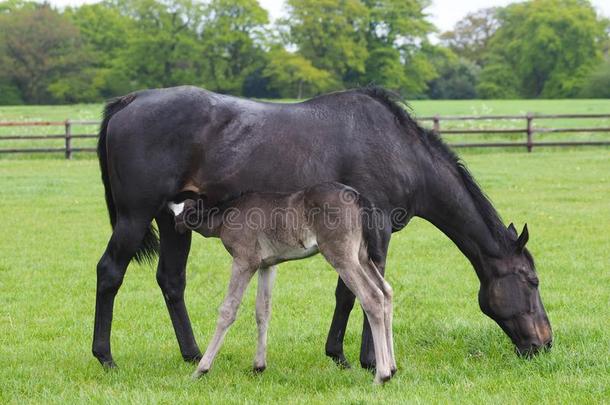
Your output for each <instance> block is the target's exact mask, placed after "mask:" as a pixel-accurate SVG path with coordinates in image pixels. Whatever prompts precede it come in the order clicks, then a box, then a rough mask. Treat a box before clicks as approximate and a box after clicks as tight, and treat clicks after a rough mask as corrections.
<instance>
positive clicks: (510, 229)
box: [506, 222, 519, 240]
mask: <svg viewBox="0 0 610 405" xmlns="http://www.w3.org/2000/svg"><path fill="white" fill-rule="evenodd" d="M506 229H508V232H509V233H510V236H511V237H512V238H513V240H517V237H518V236H519V234H518V233H517V228H515V225H514V224H513V223H512V222H511V223H510V225H509V226H508V228H506Z"/></svg>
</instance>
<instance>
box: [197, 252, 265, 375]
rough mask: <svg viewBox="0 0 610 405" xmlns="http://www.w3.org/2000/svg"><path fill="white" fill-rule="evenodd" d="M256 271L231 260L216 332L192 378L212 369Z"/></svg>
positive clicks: (247, 265) (254, 268) (254, 267)
mask: <svg viewBox="0 0 610 405" xmlns="http://www.w3.org/2000/svg"><path fill="white" fill-rule="evenodd" d="M256 269H257V267H256V266H252V265H250V264H247V263H241V262H240V261H238V260H233V270H232V272H231V281H230V282H229V291H228V292H227V296H226V297H225V299H224V301H223V303H222V305H221V307H220V310H219V311H218V312H219V316H218V323H217V325H216V332H215V333H214V337H213V338H212V341H211V342H210V344H209V345H208V348H207V349H206V351H205V354H204V355H203V357H202V358H201V361H200V362H199V365H198V366H197V370H196V371H195V373H194V374H193V377H195V378H198V377H200V376H201V375H202V374H205V373H207V372H208V371H209V370H210V368H211V367H212V363H213V362H214V358H215V357H216V354H218V351H219V350H220V347H221V346H222V342H223V340H224V338H225V335H226V334H227V330H228V329H229V327H230V326H231V324H233V322H234V321H235V317H236V315H237V309H238V308H239V305H240V304H241V300H242V298H243V296H244V292H245V291H246V287H248V283H249V282H250V279H251V278H252V275H253V274H254V272H256Z"/></svg>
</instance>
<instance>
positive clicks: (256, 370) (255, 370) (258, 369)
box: [252, 366, 267, 374]
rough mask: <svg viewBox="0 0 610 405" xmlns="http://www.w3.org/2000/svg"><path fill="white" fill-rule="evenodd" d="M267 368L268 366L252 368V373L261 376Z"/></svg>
mask: <svg viewBox="0 0 610 405" xmlns="http://www.w3.org/2000/svg"><path fill="white" fill-rule="evenodd" d="M266 368H267V366H254V367H252V372H254V374H260V373H262V372H263V371H265V369H266Z"/></svg>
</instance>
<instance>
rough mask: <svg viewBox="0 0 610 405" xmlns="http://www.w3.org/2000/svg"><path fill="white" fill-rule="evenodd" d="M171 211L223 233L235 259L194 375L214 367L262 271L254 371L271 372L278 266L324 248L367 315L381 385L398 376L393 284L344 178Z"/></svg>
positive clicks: (180, 221) (363, 207) (205, 231)
mask: <svg viewBox="0 0 610 405" xmlns="http://www.w3.org/2000/svg"><path fill="white" fill-rule="evenodd" d="M170 209H171V210H172V211H174V214H175V215H176V218H175V219H176V229H177V230H178V231H180V232H184V231H185V230H186V229H191V230H194V231H196V232H198V233H200V234H202V235H203V236H205V237H219V238H220V239H221V240H222V242H223V244H224V246H225V248H226V249H227V251H228V252H229V253H230V254H231V256H233V265H232V274H231V281H230V283H229V291H228V293H227V296H226V297H225V299H224V302H223V304H222V306H221V307H220V311H219V318H218V324H217V328H216V333H215V334H214V337H213V338H212V341H211V342H210V344H209V346H208V348H207V350H206V352H205V354H204V355H203V358H202V359H201V361H200V362H199V366H198V367H197V371H196V372H195V374H194V376H195V377H199V376H201V375H202V374H204V373H206V372H208V371H209V370H210V368H211V366H212V362H213V361H214V357H215V356H216V354H217V353H218V351H219V349H220V346H221V345H222V342H223V339H224V337H225V335H226V333H227V330H228V328H229V326H230V325H231V324H232V323H233V321H234V320H235V317H236V313H237V309H238V307H239V305H240V303H241V301H242V297H243V294H244V291H245V290H246V287H247V285H248V283H249V281H250V279H251V277H252V276H253V275H254V273H255V272H256V271H257V270H258V271H259V276H258V291H257V296H256V323H257V326H258V345H257V351H256V357H255V359H254V370H255V371H262V370H264V369H265V367H266V351H267V326H268V323H269V317H270V312H271V289H272V284H273V279H274V277H275V271H276V266H275V265H277V264H279V263H282V262H285V261H288V260H297V259H302V258H305V257H309V256H312V255H314V254H316V253H318V252H320V253H322V255H323V256H324V258H325V259H326V260H327V261H328V262H329V263H330V264H331V266H333V267H334V268H335V270H337V272H338V273H339V276H340V277H341V278H342V279H343V281H344V282H345V284H346V285H347V286H348V287H349V289H350V290H351V291H352V292H353V293H354V295H355V296H356V297H357V298H358V300H359V301H360V303H361V305H362V308H363V309H364V312H365V313H366V315H367V317H368V320H369V323H370V325H371V330H372V334H373V343H374V347H375V359H376V362H377V363H376V364H377V367H376V374H375V382H376V383H383V382H385V381H387V380H389V379H390V378H391V377H392V375H393V374H394V372H395V371H396V363H395V360H394V349H393V341H392V289H391V287H390V285H389V284H388V283H387V282H386V281H385V280H384V279H383V277H382V276H381V274H380V273H379V271H378V269H377V268H376V267H375V265H374V264H373V262H372V261H371V260H370V259H369V255H368V253H367V240H366V239H367V237H366V235H367V232H369V231H370V227H371V226H375V224H374V223H372V222H373V221H370V220H369V219H370V218H373V217H374V215H373V214H374V212H372V207H371V206H370V205H369V204H368V202H367V201H366V200H365V199H364V198H363V197H362V196H360V195H359V194H358V193H357V192H356V190H354V189H352V188H350V187H348V186H345V185H343V184H340V183H324V184H320V185H316V186H313V187H309V188H307V189H305V190H301V191H298V192H295V193H282V194H280V193H248V194H244V195H242V196H240V197H238V198H236V199H234V200H231V201H230V202H228V203H224V204H222V205H221V206H218V207H213V208H209V207H203V204H202V200H198V201H195V200H186V201H184V202H183V204H178V205H176V204H170ZM365 214H370V215H368V216H365ZM365 220H368V221H365ZM366 227H369V228H366Z"/></svg>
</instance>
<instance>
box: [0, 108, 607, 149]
mask: <svg viewBox="0 0 610 405" xmlns="http://www.w3.org/2000/svg"><path fill="white" fill-rule="evenodd" d="M592 118H593V119H604V118H610V114H544V115H540V114H531V113H528V114H526V115H462V116H440V115H435V116H430V117H420V118H419V119H418V121H419V122H432V130H433V131H435V132H436V133H438V134H440V135H456V134H460V135H474V134H479V135H480V134H524V135H525V138H524V141H522V142H515V141H513V142H497V141H490V142H458V143H451V142H449V145H450V146H453V147H458V148H467V147H476V148H490V147H492V148H493V147H502V148H505V147H524V148H526V149H527V151H528V152H531V151H532V150H533V148H534V147H544V146H586V145H589V146H601V145H610V139H608V140H596V141H579V140H569V141H538V142H535V141H534V135H535V134H537V133H540V134H553V133H592V132H609V133H610V127H583V128H576V127H575V128H536V127H534V120H545V119H592ZM502 120H523V121H524V125H523V127H516V128H497V129H494V128H467V129H442V128H441V123H442V122H443V121H502ZM99 124H100V122H99V121H75V120H66V121H30V122H0V127H63V132H62V133H61V134H49V135H39V134H31V135H5V136H1V135H0V142H1V141H9V140H11V141H22V140H50V139H63V140H64V146H63V147H54V148H50V147H47V148H0V154H2V153H63V154H64V156H65V158H66V159H71V158H72V156H73V154H74V153H75V152H95V148H92V147H74V146H73V145H72V141H73V140H74V139H86V138H97V135H96V134H74V133H73V128H74V126H76V125H77V126H91V127H92V126H95V127H97V126H99ZM96 130H97V128H96ZM0 146H1V144H0Z"/></svg>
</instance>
